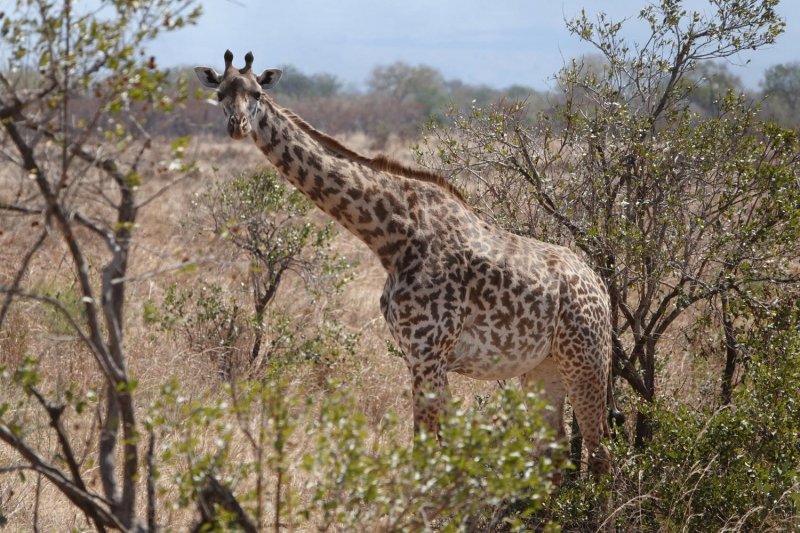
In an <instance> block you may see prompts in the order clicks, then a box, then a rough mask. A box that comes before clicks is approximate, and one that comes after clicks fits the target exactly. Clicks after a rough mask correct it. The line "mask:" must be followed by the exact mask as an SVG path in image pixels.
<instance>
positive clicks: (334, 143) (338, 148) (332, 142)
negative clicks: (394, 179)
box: [270, 102, 472, 209]
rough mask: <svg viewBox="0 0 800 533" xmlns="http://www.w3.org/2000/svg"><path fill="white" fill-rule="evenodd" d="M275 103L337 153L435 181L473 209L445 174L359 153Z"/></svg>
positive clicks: (379, 168)
mask: <svg viewBox="0 0 800 533" xmlns="http://www.w3.org/2000/svg"><path fill="white" fill-rule="evenodd" d="M270 103H271V104H272V105H274V106H275V107H276V108H277V109H278V110H279V111H280V112H281V113H283V114H284V115H286V117H287V118H288V119H289V120H291V121H292V122H294V124H296V125H297V126H298V127H299V128H300V129H301V130H303V131H304V132H306V133H307V134H308V135H310V136H311V138H313V139H314V140H316V141H317V142H319V143H320V144H321V145H322V146H324V147H325V148H328V149H329V150H332V151H334V152H336V153H337V154H340V155H343V156H344V157H346V158H348V159H350V160H351V161H354V162H356V163H360V164H362V165H364V166H366V167H368V168H371V169H372V170H375V171H378V172H385V173H387V174H390V175H392V176H399V177H403V178H409V179H413V180H417V181H424V182H426V183H433V184H434V185H437V186H439V187H440V188H442V189H444V190H445V191H446V192H448V193H450V195H451V196H453V197H454V198H455V199H456V200H458V201H459V202H461V203H462V204H464V206H466V207H468V208H469V209H472V206H471V205H469V203H468V202H467V199H466V198H465V197H464V195H463V194H461V191H459V190H458V188H457V187H456V186H455V185H453V184H452V183H450V182H449V181H448V180H447V179H446V178H445V177H444V176H442V175H440V174H437V173H436V172H433V171H431V170H426V169H422V168H411V167H409V166H407V165H404V164H403V163H401V162H399V161H397V160H395V159H392V158H390V157H387V156H385V155H383V154H379V155H376V156H375V157H367V156H365V155H362V154H359V153H358V152H356V151H355V150H352V149H350V148H348V147H346V146H345V145H343V144H342V143H341V142H340V141H339V140H338V139H335V138H334V137H331V136H330V135H327V134H325V133H322V132H321V131H319V130H318V129H316V128H314V127H313V126H312V125H311V124H309V123H308V122H306V121H305V120H303V119H302V118H300V117H299V116H297V115H296V114H294V112H292V111H291V110H289V109H286V108H285V107H281V106H279V105H277V104H276V103H274V102H270Z"/></svg>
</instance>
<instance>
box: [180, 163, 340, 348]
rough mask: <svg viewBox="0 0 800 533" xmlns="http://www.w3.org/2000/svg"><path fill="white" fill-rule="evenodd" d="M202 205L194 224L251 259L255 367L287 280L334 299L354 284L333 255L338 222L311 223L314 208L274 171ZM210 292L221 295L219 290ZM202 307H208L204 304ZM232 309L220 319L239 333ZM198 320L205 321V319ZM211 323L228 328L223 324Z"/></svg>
mask: <svg viewBox="0 0 800 533" xmlns="http://www.w3.org/2000/svg"><path fill="white" fill-rule="evenodd" d="M197 206H198V208H199V209H197V210H196V211H195V213H194V215H193V216H194V220H193V222H194V224H195V225H197V226H198V227H200V228H204V227H205V226H206V224H205V223H206V221H210V222H211V224H212V227H213V230H214V232H215V234H217V235H220V236H221V237H223V238H224V239H225V242H227V243H230V245H231V248H232V249H233V250H234V251H235V253H236V254H237V255H244V256H246V257H248V258H249V260H250V269H249V282H250V292H251V293H252V297H253V303H254V314H253V316H252V318H248V319H246V320H247V322H249V323H250V324H251V325H252V327H253V328H254V329H255V331H256V337H255V341H254V343H253V348H252V350H251V354H250V359H251V362H255V361H256V359H257V358H258V356H259V354H260V350H261V342H262V336H263V331H262V328H263V322H264V319H265V318H266V313H267V309H268V306H269V305H270V303H271V302H272V301H273V299H274V298H275V295H276V294H277V292H278V289H279V288H280V286H281V284H282V280H283V279H284V276H288V275H290V274H294V275H296V276H298V277H299V278H300V279H301V280H302V282H303V283H304V284H305V286H306V287H307V288H308V289H309V290H310V291H312V294H314V295H315V296H317V297H319V296H332V295H335V294H336V293H338V291H339V290H340V289H341V288H342V287H343V286H344V284H346V283H347V282H348V281H350V279H352V273H351V272H349V271H350V270H351V269H352V265H351V264H350V263H349V262H348V261H347V259H346V258H344V257H340V256H339V255H338V254H336V253H334V252H332V250H331V245H332V243H333V241H334V239H335V238H336V236H337V234H336V232H335V231H334V223H333V222H332V221H329V222H327V223H325V224H317V223H314V222H312V221H311V219H310V218H309V211H310V210H311V209H313V207H314V205H313V204H312V203H311V202H310V201H309V200H307V199H306V198H305V197H304V196H303V195H302V193H300V192H299V191H298V190H296V189H294V188H292V187H289V186H288V185H287V184H286V183H285V182H284V181H282V180H281V179H280V178H279V177H278V174H277V172H275V171H274V170H258V171H256V172H254V173H252V174H244V173H243V174H241V175H240V176H238V177H237V178H236V179H234V180H233V181H230V182H226V183H217V184H216V185H215V186H214V187H213V188H212V189H210V190H209V191H207V192H206V193H204V194H203V195H201V196H200V197H199V199H198V200H197ZM211 290H212V291H214V290H217V292H218V288H217V289H213V288H212V289H211ZM198 305H200V307H201V308H202V307H204V304H203V302H202V299H201V300H198ZM229 308H230V311H228V312H227V314H226V315H225V316H224V317H221V318H223V322H225V321H227V322H229V323H230V328H234V327H235V322H236V313H237V311H238V308H237V307H236V306H235V305H233V306H229ZM220 309H222V307H220ZM198 319H200V320H201V321H203V319H202V318H201V315H198ZM206 322H209V321H208V320H206ZM211 322H213V323H215V325H216V326H219V327H225V324H224V323H218V322H219V321H218V320H212V321H211ZM231 331H232V329H231ZM229 340H230V339H229Z"/></svg>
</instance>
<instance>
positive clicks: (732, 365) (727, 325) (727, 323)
mask: <svg viewBox="0 0 800 533" xmlns="http://www.w3.org/2000/svg"><path fill="white" fill-rule="evenodd" d="M722 329H723V331H724V332H725V370H724V371H723V372H722V403H723V405H728V404H730V403H731V400H732V397H733V375H734V373H735V372H736V360H737V359H738V357H739V354H738V352H737V351H736V335H735V332H734V330H733V321H732V320H731V317H730V315H728V299H727V298H725V297H723V298H722Z"/></svg>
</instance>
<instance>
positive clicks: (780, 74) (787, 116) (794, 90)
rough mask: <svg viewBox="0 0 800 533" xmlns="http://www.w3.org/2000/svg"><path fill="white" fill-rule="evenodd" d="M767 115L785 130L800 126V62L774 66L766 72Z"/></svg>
mask: <svg viewBox="0 0 800 533" xmlns="http://www.w3.org/2000/svg"><path fill="white" fill-rule="evenodd" d="M761 89H762V90H763V91H764V97H765V98H766V100H765V101H764V104H763V105H764V108H765V110H764V112H765V115H766V116H767V117H769V118H771V119H773V120H775V121H777V122H778V123H779V124H780V125H782V126H783V127H785V128H794V129H797V127H798V124H800V62H797V61H794V62H791V63H783V64H778V65H773V66H771V67H769V68H768V69H767V70H766V71H765V72H764V80H763V81H762V82H761Z"/></svg>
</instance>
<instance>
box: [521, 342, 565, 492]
mask: <svg viewBox="0 0 800 533" xmlns="http://www.w3.org/2000/svg"><path fill="white" fill-rule="evenodd" d="M520 381H521V383H522V386H523V388H525V389H526V390H531V389H533V388H535V387H536V385H537V384H538V383H541V384H542V389H543V393H544V399H545V401H546V402H547V403H548V405H549V408H548V409H547V410H546V411H545V412H544V413H542V418H543V419H544V421H545V423H546V424H547V425H549V426H550V427H551V428H552V429H553V430H555V432H556V438H557V441H558V442H559V443H562V444H563V443H564V442H565V440H566V437H567V434H566V430H565V428H564V398H565V397H566V394H567V389H566V387H565V386H564V382H563V381H562V379H561V374H560V373H559V371H558V365H557V364H556V360H555V358H554V357H552V356H548V357H547V359H545V360H544V361H543V362H542V363H541V364H540V365H539V366H537V367H536V368H535V369H533V370H531V371H530V372H527V373H525V374H523V375H522V376H520ZM537 448H538V453H539V456H540V457H541V456H542V455H545V456H548V457H552V454H553V449H552V448H551V447H550V446H548V443H547V442H539V443H538V446H537ZM552 458H553V459H554V460H556V462H559V463H560V462H561V460H563V459H565V458H566V455H565V453H560V454H558V457H552ZM562 477H563V472H561V470H560V469H559V470H558V471H557V472H555V473H554V474H553V478H552V480H553V483H554V484H555V486H556V488H558V487H559V486H560V485H561V479H562Z"/></svg>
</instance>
